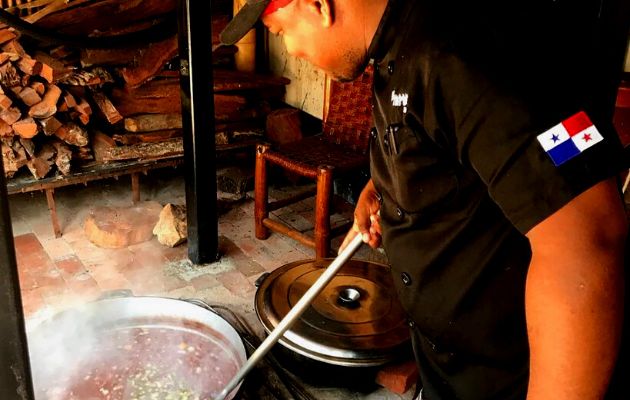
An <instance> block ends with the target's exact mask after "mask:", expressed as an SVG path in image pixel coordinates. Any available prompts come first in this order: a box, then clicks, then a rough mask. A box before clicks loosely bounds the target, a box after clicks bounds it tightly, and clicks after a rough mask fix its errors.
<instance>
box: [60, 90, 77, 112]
mask: <svg viewBox="0 0 630 400" xmlns="http://www.w3.org/2000/svg"><path fill="white" fill-rule="evenodd" d="M63 102H64V104H65V105H66V107H68V108H74V107H76V106H77V99H75V98H74V96H73V95H72V93H70V92H64V93H63Z"/></svg>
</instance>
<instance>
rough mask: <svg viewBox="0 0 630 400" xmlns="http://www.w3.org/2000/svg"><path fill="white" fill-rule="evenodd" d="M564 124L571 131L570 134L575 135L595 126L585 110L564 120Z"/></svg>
mask: <svg viewBox="0 0 630 400" xmlns="http://www.w3.org/2000/svg"><path fill="white" fill-rule="evenodd" d="M562 125H563V126H564V129H566V130H567V132H568V133H569V136H575V135H577V134H578V133H580V132H582V131H583V130H584V129H586V128H588V127H590V126H593V123H592V122H591V119H590V118H589V117H588V115H586V113H585V112H584V111H580V112H579V113H577V114H575V115H572V116H571V117H569V118H567V119H565V120H564V121H562Z"/></svg>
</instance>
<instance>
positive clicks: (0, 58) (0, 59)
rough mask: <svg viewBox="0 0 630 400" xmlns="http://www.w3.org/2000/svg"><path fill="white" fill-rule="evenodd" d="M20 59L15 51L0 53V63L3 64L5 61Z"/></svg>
mask: <svg viewBox="0 0 630 400" xmlns="http://www.w3.org/2000/svg"><path fill="white" fill-rule="evenodd" d="M19 59H20V56H19V55H18V54H15V53H7V52H4V51H3V52H2V53H0V64H4V63H5V62H7V61H12V62H15V61H17V60H19Z"/></svg>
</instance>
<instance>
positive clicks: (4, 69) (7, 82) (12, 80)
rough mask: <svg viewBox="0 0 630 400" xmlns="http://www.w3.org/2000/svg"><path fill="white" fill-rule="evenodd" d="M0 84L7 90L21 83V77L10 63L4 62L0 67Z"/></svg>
mask: <svg viewBox="0 0 630 400" xmlns="http://www.w3.org/2000/svg"><path fill="white" fill-rule="evenodd" d="M0 83H1V84H2V85H4V86H6V87H8V88H11V87H13V86H18V85H20V84H21V83H22V77H21V76H20V74H18V72H17V69H16V68H15V66H13V64H12V63H10V62H6V63H4V64H2V65H0Z"/></svg>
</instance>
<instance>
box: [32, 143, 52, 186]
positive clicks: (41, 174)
mask: <svg viewBox="0 0 630 400" xmlns="http://www.w3.org/2000/svg"><path fill="white" fill-rule="evenodd" d="M55 153H56V152H55V150H54V148H53V147H52V146H43V147H42V150H41V151H40V152H39V153H37V156H35V157H33V158H31V159H30V160H28V163H26V166H27V167H28V169H29V171H31V174H32V175H33V177H34V178H35V179H43V178H45V177H46V175H48V173H49V172H50V170H51V169H52V166H53V165H54V161H53V158H54V157H55Z"/></svg>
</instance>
